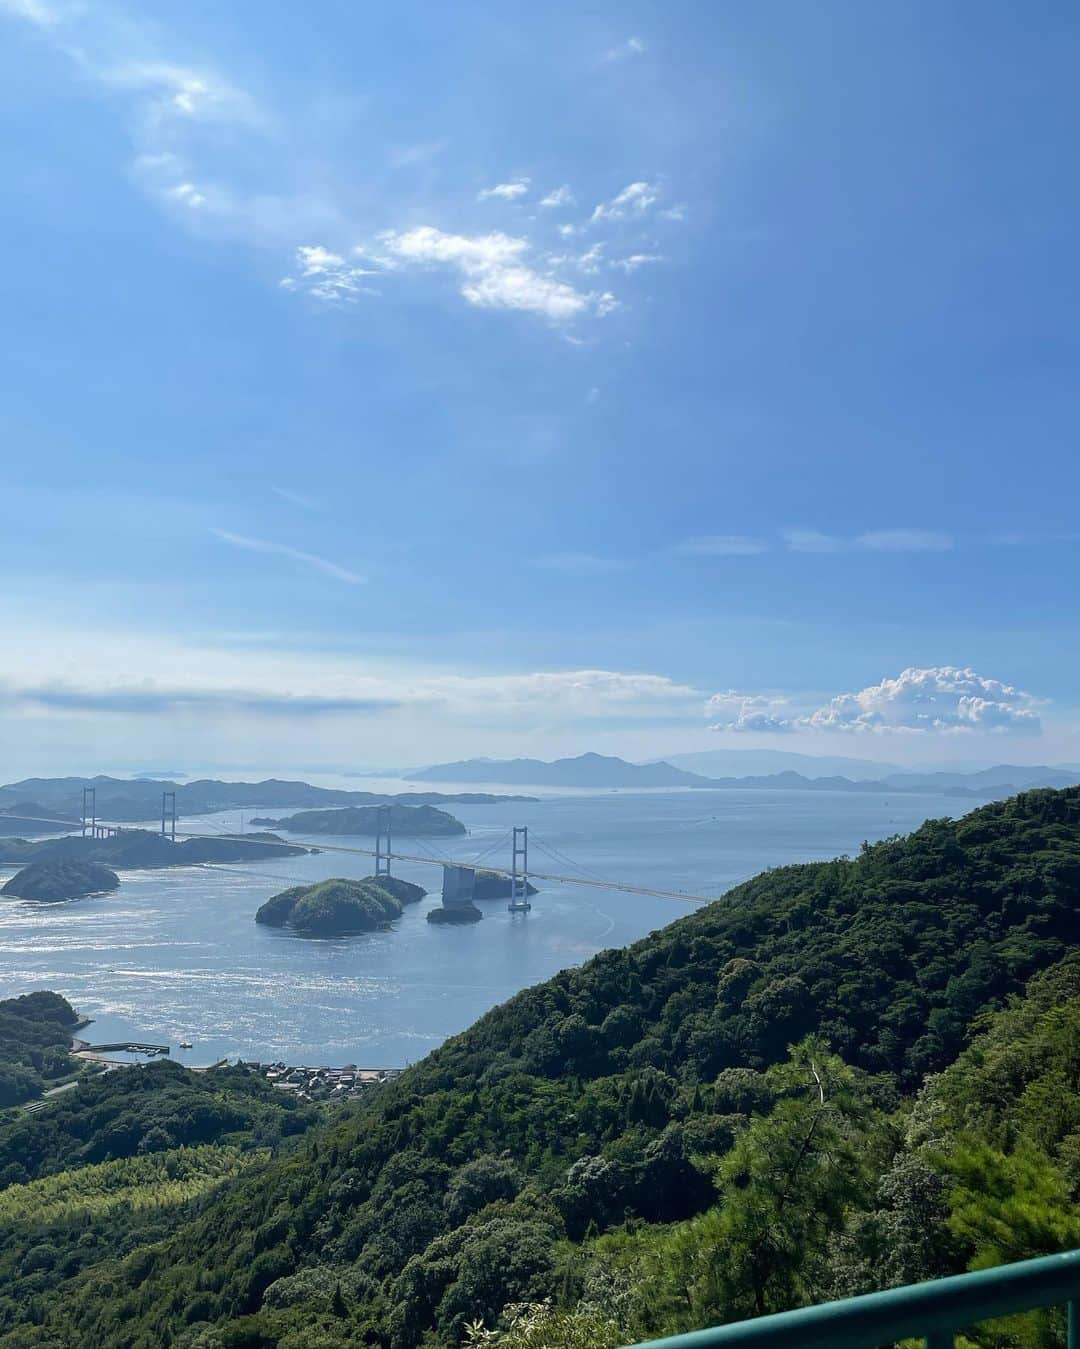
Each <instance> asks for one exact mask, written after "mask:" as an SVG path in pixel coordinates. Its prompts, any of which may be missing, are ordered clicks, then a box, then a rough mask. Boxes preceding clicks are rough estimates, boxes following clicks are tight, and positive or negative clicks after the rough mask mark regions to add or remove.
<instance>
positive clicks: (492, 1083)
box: [0, 789, 1080, 1349]
mask: <svg viewBox="0 0 1080 1349" xmlns="http://www.w3.org/2000/svg"><path fill="white" fill-rule="evenodd" d="M1078 910H1080V790H1078V789H1069V790H1066V791H1061V792H1053V791H1037V792H1030V793H1027V794H1025V795H1022V796H1020V797H1017V798H1014V799H1013V800H1011V801H1008V802H1003V803H998V804H995V805H992V806H988V807H985V808H984V809H982V810H979V811H976V812H975V813H974V814H972V815H970V816H968V817H966V818H965V819H962V820H959V821H953V822H949V821H933V822H930V823H928V824H926V825H924V826H923V827H922V828H921V829H919V830H917V831H916V832H915V833H914V834H912V835H910V836H908V837H907V838H903V839H895V840H890V841H887V842H885V843H881V844H877V845H875V846H872V847H867V848H865V849H864V850H863V852H862V853H861V855H860V856H859V857H858V858H856V859H853V860H839V861H835V862H831V863H823V864H814V865H807V866H797V867H787V868H783V869H780V870H776V871H771V872H767V873H764V874H763V875H761V876H759V877H757V878H756V879H755V880H753V881H751V882H749V883H747V884H746V885H743V886H740V887H738V888H737V889H736V890H734V891H732V892H731V893H730V894H729V895H727V896H726V897H725V898H724V899H722V900H721V901H719V902H717V903H715V904H712V905H710V906H708V907H707V908H705V909H702V910H700V911H698V912H696V913H694V914H692V915H691V916H689V917H687V918H684V919H682V920H680V921H679V922H676V923H673V924H672V925H671V926H669V927H667V928H665V929H663V930H662V931H660V932H658V933H655V934H653V935H652V936H651V937H649V938H647V939H645V940H644V941H641V942H638V943H637V944H635V945H634V946H632V947H630V948H628V949H626V950H624V951H610V952H605V953H603V954H601V955H600V956H598V957H597V958H596V959H594V960H592V961H590V962H589V963H588V964H586V965H585V966H583V967H582V968H580V969H575V970H570V971H566V972H564V973H562V974H560V975H558V976H557V977H556V978H554V979H552V980H550V981H549V982H548V983H546V984H543V985H540V986H538V987H536V988H533V989H529V990H526V991H525V992H523V993H521V994H519V995H518V996H517V997H515V998H513V999H511V1000H510V1001H509V1002H508V1003H506V1004H504V1005H503V1006H501V1007H498V1008H496V1009H495V1010H494V1011H492V1012H491V1013H489V1014H488V1015H487V1016H485V1017H483V1018H482V1019H481V1020H480V1021H478V1022H477V1023H476V1025H474V1026H473V1027H472V1028H471V1029H470V1030H469V1031H467V1032H465V1033H464V1034H463V1035H460V1036H457V1037H456V1038H454V1039H453V1040H451V1041H449V1042H448V1043H447V1044H446V1045H444V1046H443V1047H442V1048H441V1049H440V1050H438V1051H436V1052H435V1053H433V1054H431V1055H430V1056H429V1057H428V1058H427V1059H425V1060H424V1061H423V1062H421V1063H420V1064H418V1065H416V1066H415V1067H414V1068H413V1069H411V1070H410V1071H409V1072H407V1073H406V1074H404V1075H403V1076H402V1078H400V1079H399V1080H398V1081H397V1082H396V1083H394V1084H392V1085H390V1086H388V1087H387V1088H385V1089H383V1090H381V1091H380V1092H379V1093H378V1094H377V1095H376V1096H375V1097H374V1098H373V1099H372V1100H371V1101H370V1102H369V1103H368V1104H367V1105H365V1106H362V1107H361V1108H360V1109H359V1110H358V1111H356V1112H355V1113H353V1114H352V1115H350V1116H348V1117H345V1118H343V1119H341V1120H340V1121H339V1122H338V1123H337V1124H335V1125H332V1126H329V1127H322V1128H317V1129H314V1130H312V1131H310V1132H309V1133H308V1135H307V1136H306V1138H305V1139H304V1140H303V1141H302V1143H301V1148H300V1150H299V1151H298V1152H296V1153H295V1154H294V1155H280V1156H278V1157H276V1158H275V1159H273V1160H271V1161H269V1162H268V1163H265V1164H257V1165H256V1166H255V1168H254V1169H249V1170H247V1171H246V1172H244V1173H243V1174H239V1173H238V1174H237V1175H236V1176H235V1177H234V1178H232V1179H228V1180H223V1181H220V1182H219V1185H220V1188H217V1189H215V1190H212V1191H210V1192H208V1193H207V1194H205V1195H204V1196H203V1197H202V1198H198V1199H194V1200H191V1201H188V1202H189V1208H188V1209H187V1210H185V1211H184V1214H183V1216H182V1220H180V1221H178V1222H177V1223H175V1224H174V1225H173V1227H172V1229H171V1231H170V1233H169V1234H168V1235H165V1236H164V1237H163V1239H162V1240H159V1241H154V1242H153V1243H152V1244H141V1245H140V1244H136V1245H135V1247H134V1249H132V1247H131V1246H130V1245H120V1246H118V1247H117V1254H118V1255H121V1256H123V1258H122V1259H116V1260H112V1261H110V1260H108V1259H107V1258H105V1259H100V1258H99V1262H98V1263H97V1264H96V1265H95V1266H94V1267H93V1268H92V1269H90V1270H88V1271H85V1272H82V1273H80V1272H79V1270H73V1271H72V1273H71V1276H70V1278H68V1279H67V1280H66V1281H65V1280H61V1281H59V1282H58V1283H54V1284H53V1285H50V1287H51V1288H55V1289H57V1290H58V1291H56V1292H54V1293H52V1294H51V1295H46V1292H45V1291H43V1292H42V1295H41V1296H40V1297H39V1298H38V1299H36V1301H35V1303H34V1307H33V1311H32V1314H31V1313H28V1314H25V1315H22V1316H19V1315H18V1314H17V1312H16V1313H15V1319H14V1320H11V1319H9V1321H8V1324H9V1325H12V1326H13V1329H12V1330H11V1331H10V1332H9V1333H8V1335H7V1336H6V1337H0V1344H4V1345H9V1346H16V1345H19V1346H22V1345H49V1346H61V1345H63V1346H69V1345H110V1346H111V1345H117V1346H125V1345H126V1346H144V1347H145V1349H150V1347H151V1346H155V1347H156V1346H158V1345H168V1344H177V1345H183V1346H187V1349H196V1346H198V1347H199V1349H209V1347H211V1346H234V1347H235V1346H280V1349H301V1346H315V1345H319V1346H335V1345H359V1344H366V1343H375V1344H384V1345H387V1346H389V1347H390V1349H414V1346H419V1345H420V1344H421V1343H422V1342H430V1341H431V1340H432V1339H434V1341H435V1342H436V1343H440V1344H456V1343H458V1342H460V1341H461V1340H462V1339H463V1338H466V1337H469V1336H471V1337H472V1338H473V1339H477V1340H483V1339H486V1338H488V1332H485V1331H480V1330H477V1329H474V1330H472V1331H469V1329H468V1327H469V1324H470V1323H472V1322H477V1321H482V1322H484V1323H485V1324H486V1326H487V1327H488V1328H489V1331H494V1332H495V1333H496V1335H497V1336H498V1337H499V1338H501V1339H503V1340H505V1341H506V1343H507V1344H508V1345H511V1346H513V1345H517V1344H520V1345H524V1344H526V1343H528V1344H550V1345H552V1346H556V1345H571V1344H577V1343H590V1344H596V1345H601V1346H602V1345H604V1344H610V1345H615V1344H617V1343H621V1342H626V1341H627V1340H630V1339H633V1338H635V1337H642V1336H645V1335H647V1334H653V1333H658V1332H661V1331H669V1330H678V1329H684V1328H688V1327H691V1326H696V1325H701V1324H705V1323H708V1322H715V1321H719V1320H724V1319H732V1318H737V1317H741V1316H748V1315H754V1314H756V1313H759V1312H763V1311H770V1310H775V1309H778V1308H781V1307H785V1306H791V1305H797V1304H799V1303H802V1302H806V1301H813V1300H820V1299H822V1298H825V1297H829V1296H835V1295H841V1294H843V1293H847V1292H853V1291H863V1290H865V1289H868V1288H871V1287H877V1286H881V1285H883V1284H895V1283H901V1282H905V1281H907V1280H910V1279H915V1278H922V1277H927V1276H931V1275H934V1274H939V1273H946V1272H953V1271H956V1270H960V1269H963V1268H965V1267H967V1266H968V1265H971V1264H978V1263H990V1262H993V1261H995V1260H1001V1259H1013V1258H1019V1257H1022V1256H1025V1255H1032V1254H1038V1253H1042V1252H1044V1251H1049V1250H1056V1249H1061V1248H1063V1247H1066V1246H1069V1245H1078V1244H1080V1226H1078V1223H1077V1218H1076V1211H1077V1210H1076V1199H1077V1195H1078V1190H1080V1095H1078V1086H1080V956H1078V954H1077V951H1076V945H1077V929H1078ZM1002 1009H1004V1010H1002ZM973 1036H976V1037H977V1038H976V1040H975V1042H974V1043H972V1037H973ZM223 1141H225V1140H223ZM60 1157H61V1154H58V1158H57V1163H56V1164H57V1165H59V1164H60ZM88 1160H89V1158H88ZM94 1160H95V1161H96V1160H100V1159H97V1158H95V1159H94ZM64 1165H70V1163H69V1162H68V1161H66V1160H65V1161H64ZM49 1195H50V1199H49V1202H50V1203H55V1202H56V1197H57V1196H56V1194H55V1192H54V1191H50V1192H49ZM0 1198H2V1196H0ZM27 1203H28V1209H27V1217H26V1219H25V1222H24V1226H23V1229H22V1235H19V1234H18V1233H16V1235H14V1236H10V1237H9V1238H8V1239H7V1240H8V1243H9V1244H10V1242H11V1241H16V1242H18V1243H19V1245H18V1251H19V1252H20V1253H21V1254H20V1255H19V1259H20V1260H21V1261H25V1260H27V1259H29V1258H30V1250H31V1249H32V1248H31V1246H29V1245H28V1243H29V1242H30V1241H31V1240H32V1239H33V1234H34V1223H35V1222H36V1221H37V1220H38V1219H37V1218H35V1217H34V1214H35V1213H37V1214H40V1212H41V1205H42V1203H43V1200H42V1198H41V1197H40V1196H39V1197H34V1198H33V1199H32V1200H31V1197H30V1196H29V1195H27ZM35 1206H36V1207H35ZM8 1249H9V1247H8V1246H5V1247H3V1248H0V1256H3V1258H5V1259H8V1258H10V1257H9V1255H8V1254H7V1252H8ZM129 1250H130V1252H131V1253H130V1254H127V1253H126V1252H127V1251H129ZM107 1255H108V1251H107V1250H103V1251H101V1252H100V1256H101V1257H107ZM20 1267H21V1266H20ZM546 1299H550V1305H548V1306H541V1305H539V1304H541V1303H542V1302H543V1301H544V1300H546ZM513 1304H525V1305H524V1306H523V1307H519V1309H518V1310H517V1311H513V1310H510V1308H511V1307H512V1306H513ZM16 1321H18V1322H19V1324H18V1325H17V1326H16V1324H15V1322H16ZM508 1327H509V1328H508ZM988 1333H989V1332H988ZM993 1334H994V1335H995V1336H997V1338H985V1336H984V1342H985V1343H987V1344H990V1343H997V1344H1021V1345H1030V1346H1035V1345H1049V1344H1053V1343H1055V1339H1054V1336H1055V1334H1056V1330H1055V1327H1054V1325H1053V1323H1052V1322H1051V1321H1048V1320H1047V1319H1046V1318H1043V1319H1041V1320H1040V1319H1037V1318H1029V1319H1027V1320H1025V1321H1022V1322H1020V1323H1018V1324H1017V1325H1016V1326H1008V1327H1005V1328H1004V1329H998V1330H995V1331H994V1332H993ZM538 1336H539V1338H537V1337H538Z"/></svg>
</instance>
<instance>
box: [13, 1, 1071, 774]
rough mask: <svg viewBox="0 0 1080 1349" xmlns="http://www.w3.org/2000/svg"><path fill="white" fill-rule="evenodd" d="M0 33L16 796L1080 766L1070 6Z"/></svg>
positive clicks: (687, 12) (40, 28) (548, 11)
mask: <svg viewBox="0 0 1080 1349" xmlns="http://www.w3.org/2000/svg"><path fill="white" fill-rule="evenodd" d="M0 33H2V38H3V40H2V42H0V109H2V116H3V118H4V123H5V125H4V128H3V133H4V134H3V135H2V137H0V171H2V173H3V179H4V183H5V201H6V209H5V211H4V213H3V218H2V220H0V243H2V245H3V249H2V256H3V259H4V261H3V264H2V267H0V284H2V299H3V303H2V304H0V349H2V352H3V361H2V362H0V381H2V383H0V391H2V398H0V437H2V445H3V451H4V452H3V457H2V467H0V493H2V500H3V502H4V506H5V510H4V535H5V539H4V541H5V545H6V546H5V549H4V585H3V593H2V594H0V620H2V621H3V623H4V631H5V644H4V655H3V658H2V660H0V734H2V736H3V740H4V742H5V746H6V751H7V755H8V759H9V761H10V766H11V769H12V770H13V771H14V770H16V769H18V770H31V769H35V768H44V767H48V768H49V769H59V768H62V767H64V766H70V767H71V768H73V769H75V768H78V769H88V768H90V767H92V766H93V765H94V764H99V763H100V764H102V765H103V766H104V765H105V764H106V762H107V764H108V765H109V766H114V765H117V764H122V763H130V764H133V765H137V764H142V763H146V762H151V763H154V764H156V763H159V762H160V761H161V760H162V758H163V757H164V758H165V759H168V760H169V761H170V763H175V762H176V761H177V760H181V761H182V762H181V763H180V764H179V765H178V766H180V767H189V766H190V767H193V768H197V767H200V766H213V767H227V766H228V765H230V764H236V765H258V766H263V767H267V768H277V769H280V770H282V771H284V770H292V769H301V768H313V767H316V766H321V765H337V766H348V765H355V766H365V765H388V764H414V763H420V762H425V761H430V760H433V759H436V758H440V757H451V756H453V757H457V756H459V755H464V754H470V753H488V754H509V753H530V754H540V755H554V754H558V753H568V752H577V751H580V750H583V749H586V748H600V749H605V750H608V751H611V752H621V753H625V754H627V755H628V756H631V757H647V756H650V755H654V754H662V753H665V752H674V751H675V750H677V749H678V750H690V749H706V748H717V747H721V746H723V745H747V746H748V745H765V744H768V745H775V746H779V747H790V748H793V749H800V750H809V751H811V752H813V751H815V750H818V751H820V752H822V753H852V754H864V755H867V756H868V757H875V758H887V759H891V760H898V759H899V760H905V761H909V762H927V761H932V760H941V761H945V760H960V759H963V760H971V759H994V760H998V759H1021V760H1029V761H1035V760H1048V761H1064V760H1080V730H1078V726H1080V710H1078V706H1077V704H1078V699H1077V695H1076V681H1075V677H1074V671H1075V669H1076V665H1077V659H1078V657H1080V640H1078V629H1077V624H1076V609H1077V602H1076V589H1075V576H1076V554H1077V543H1078V540H1080V526H1078V524H1077V520H1076V505H1075V503H1076V499H1077V488H1078V486H1080V483H1078V478H1080V470H1078V467H1077V456H1076V453H1075V441H1076V432H1077V425H1078V421H1080V416H1078V406H1077V402H1078V394H1077V388H1076V381H1075V377H1074V372H1075V370H1076V366H1077V354H1078V353H1077V345H1078V343H1077V329H1076V313H1077V274H1078V269H1077V263H1076V249H1075V234H1076V223H1077V219H1076V218H1077V193H1078V189H1077V186H1076V178H1075V173H1074V172H1073V171H1072V161H1073V159H1074V157H1075V144H1076V140H1077V132H1078V130H1080V128H1078V125H1077V124H1078V121H1080V112H1078V108H1077V104H1076V99H1075V90H1074V87H1073V78H1074V73H1075V69H1076V65H1077V60H1078V57H1080V50H1078V49H1080V20H1078V17H1077V14H1076V11H1075V8H1074V7H1072V6H1066V5H1063V4H1050V3H1042V4H1040V3H1036V4H1033V5H1030V6H1025V7H1024V9H1023V11H1022V12H1021V11H1020V10H1018V9H1017V7H1016V6H1015V5H1010V4H1005V3H992V2H991V3H984V4H979V5H974V4H950V3H944V4H939V5H934V6H929V5H922V6H910V5H902V4H889V3H886V4H881V5H865V4H860V3H854V2H852V3H837V2H834V3H828V2H826V3H821V4H818V5H814V6H807V5H801V4H795V3H763V4H756V5H727V4H723V5H721V4H696V3H682V4H678V5H675V6H671V5H660V4H642V3H620V4H618V5H616V4H593V5H589V6H581V5H576V4H569V3H567V4H559V3H553V4H549V5H544V6H536V5H525V4H516V3H507V2H505V0H504V2H502V3H499V4H494V3H490V2H489V3H483V4H481V3H468V0H466V2H464V3H461V4H457V5H452V6H445V5H434V4H419V5H414V6H407V7H406V6H401V5H392V4H369V5H365V6H357V5H354V4H347V3H340V4H336V3H330V0H324V2H323V3H321V4H320V5H318V6H314V7H312V6H297V5H294V4H285V3H277V2H276V0H264V3H262V4H260V5H258V6H222V5H220V4H211V3H195V2H193V0H189V2H188V3H185V4H184V5H183V6H168V7H166V6H162V5H158V6H130V7H125V6H123V5H114V4H106V3H98V0H0ZM905 671H909V672H912V673H910V674H908V675H903V672H905ZM957 672H961V673H957Z"/></svg>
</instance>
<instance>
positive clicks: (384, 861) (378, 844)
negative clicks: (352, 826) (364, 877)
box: [375, 806, 393, 880]
mask: <svg viewBox="0 0 1080 1349" xmlns="http://www.w3.org/2000/svg"><path fill="white" fill-rule="evenodd" d="M375 831H376V832H375V879H376V880H378V879H379V877H380V876H389V875H390V858H391V857H392V855H393V852H392V849H391V846H390V845H391V842H392V839H391V836H390V807H389V806H380V807H379V813H378V815H377V816H376V819H375ZM384 831H385V833H386V852H385V853H384V852H383V846H382V841H383V832H384Z"/></svg>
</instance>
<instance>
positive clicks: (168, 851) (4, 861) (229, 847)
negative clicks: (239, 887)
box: [0, 829, 308, 870]
mask: <svg viewBox="0 0 1080 1349" xmlns="http://www.w3.org/2000/svg"><path fill="white" fill-rule="evenodd" d="M307 851H308V849H307V848H303V847H301V846H300V845H299V844H296V843H286V842H285V840H284V839H281V838H279V837H278V836H277V835H276V834H213V835H206V836H205V837H201V838H188V839H184V840H183V841H182V842H180V843H173V842H171V841H170V840H169V839H167V838H165V837H164V836H163V835H162V834H158V833H154V832H153V831H152V830H150V829H123V830H121V831H120V832H119V833H117V834H113V835H112V836H111V837H109V838H82V837H81V836H80V835H79V834H69V835H67V836H66V837H64V838H56V839H42V840H41V841H40V842H37V843H28V842H27V841H26V840H25V839H21V838H16V839H10V840H0V866H4V865H8V866H12V865H13V866H25V865H27V864H29V863H31V862H50V863H53V862H100V863H102V864H103V865H105V866H109V867H116V868H118V869H120V870H123V869H124V868H127V867H185V866H193V865H195V864H197V863H200V862H255V861H260V862H261V861H265V860H266V859H267V858H269V857H299V856H301V855H302V854H303V853H306V852H307Z"/></svg>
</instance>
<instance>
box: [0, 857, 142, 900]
mask: <svg viewBox="0 0 1080 1349" xmlns="http://www.w3.org/2000/svg"><path fill="white" fill-rule="evenodd" d="M119 884H120V877H119V876H118V875H117V874H116V872H115V871H110V870H109V868H108V867H106V866H102V865H101V863H100V862H32V863H31V864H30V866H28V867H23V869H22V871H20V872H17V873H16V874H15V875H14V876H12V878H11V880H10V881H8V883H7V884H6V885H5V886H3V888H0V895H12V896H14V897H15V898H17V899H36V900H41V901H44V902H46V903H56V902H57V901H58V900H63V899H77V898H79V897H80V896H81V895H94V894H98V893H100V892H101V891H103V890H115V889H116V888H117V886H118V885H119Z"/></svg>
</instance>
